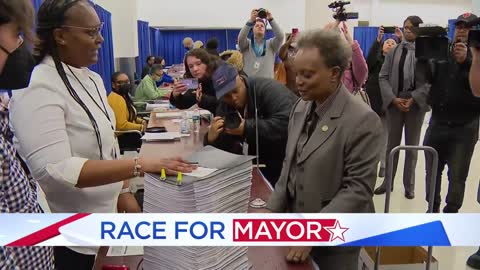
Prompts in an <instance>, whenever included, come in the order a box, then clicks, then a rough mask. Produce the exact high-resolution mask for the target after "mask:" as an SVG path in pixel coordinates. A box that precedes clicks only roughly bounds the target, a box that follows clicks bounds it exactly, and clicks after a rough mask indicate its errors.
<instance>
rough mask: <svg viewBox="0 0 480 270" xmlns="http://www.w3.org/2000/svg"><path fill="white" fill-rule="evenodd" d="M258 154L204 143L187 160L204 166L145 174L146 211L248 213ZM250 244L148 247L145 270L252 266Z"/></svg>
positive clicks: (243, 267)
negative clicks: (180, 176)
mask: <svg viewBox="0 0 480 270" xmlns="http://www.w3.org/2000/svg"><path fill="white" fill-rule="evenodd" d="M252 159H253V157H248V156H239V155H234V154H231V153H227V152H224V151H221V150H218V149H216V148H214V147H212V146H207V147H204V148H203V149H202V150H200V151H198V152H195V153H193V154H192V155H191V156H190V157H188V158H187V160H188V161H191V162H198V163H199V168H198V169H197V170H196V171H194V172H193V173H191V174H184V175H183V179H182V183H181V185H178V183H177V177H167V179H166V180H165V181H162V180H161V179H160V176H159V175H148V174H147V175H145V198H144V211H145V212H146V213H246V212H247V210H248V203H249V199H250V186H251V180H252ZM249 268H250V265H249V263H248V259H247V247H145V256H144V269H146V270H149V269H152V270H153V269H249Z"/></svg>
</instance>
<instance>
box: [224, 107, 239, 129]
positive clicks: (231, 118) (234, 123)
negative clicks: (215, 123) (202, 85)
mask: <svg viewBox="0 0 480 270" xmlns="http://www.w3.org/2000/svg"><path fill="white" fill-rule="evenodd" d="M223 119H224V121H225V123H224V127H225V128H228V129H235V128H238V127H239V126H240V123H241V122H242V120H241V119H240V116H239V115H238V112H236V111H235V112H230V113H229V114H227V115H225V117H224V118H223Z"/></svg>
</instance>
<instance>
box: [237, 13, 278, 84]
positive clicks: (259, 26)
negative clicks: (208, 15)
mask: <svg viewBox="0 0 480 270" xmlns="http://www.w3.org/2000/svg"><path fill="white" fill-rule="evenodd" d="M267 21H268V23H269V24H270V25H271V26H272V29H273V32H274V33H275V37H273V38H271V39H268V40H265V31H266V28H267ZM252 28H253V39H252V40H250V39H249V38H248V37H247V36H248V33H249V32H250V30H252ZM283 37H284V33H283V31H282V29H280V26H279V25H278V24H277V22H276V21H275V20H274V19H273V16H272V13H270V11H268V10H265V9H254V10H252V12H251V14H250V19H249V21H248V22H247V23H246V24H245V26H244V27H243V28H242V30H241V31H240V34H239V35H238V45H239V46H240V52H241V53H242V54H243V59H244V63H245V73H247V75H248V76H257V77H265V78H270V79H273V78H274V71H273V65H274V63H275V54H276V53H277V52H278V50H279V49H280V46H282V43H283Z"/></svg>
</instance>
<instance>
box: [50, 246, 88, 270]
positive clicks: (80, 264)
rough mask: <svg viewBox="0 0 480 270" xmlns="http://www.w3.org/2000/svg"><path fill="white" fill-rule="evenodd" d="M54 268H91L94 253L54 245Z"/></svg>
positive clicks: (60, 269)
mask: <svg viewBox="0 0 480 270" xmlns="http://www.w3.org/2000/svg"><path fill="white" fill-rule="evenodd" d="M53 253H54V255H55V269H56V270H91V269H92V268H93V265H94V264H95V255H85V254H81V253H77V252H75V251H73V250H71V249H69V248H67V247H54V248H53Z"/></svg>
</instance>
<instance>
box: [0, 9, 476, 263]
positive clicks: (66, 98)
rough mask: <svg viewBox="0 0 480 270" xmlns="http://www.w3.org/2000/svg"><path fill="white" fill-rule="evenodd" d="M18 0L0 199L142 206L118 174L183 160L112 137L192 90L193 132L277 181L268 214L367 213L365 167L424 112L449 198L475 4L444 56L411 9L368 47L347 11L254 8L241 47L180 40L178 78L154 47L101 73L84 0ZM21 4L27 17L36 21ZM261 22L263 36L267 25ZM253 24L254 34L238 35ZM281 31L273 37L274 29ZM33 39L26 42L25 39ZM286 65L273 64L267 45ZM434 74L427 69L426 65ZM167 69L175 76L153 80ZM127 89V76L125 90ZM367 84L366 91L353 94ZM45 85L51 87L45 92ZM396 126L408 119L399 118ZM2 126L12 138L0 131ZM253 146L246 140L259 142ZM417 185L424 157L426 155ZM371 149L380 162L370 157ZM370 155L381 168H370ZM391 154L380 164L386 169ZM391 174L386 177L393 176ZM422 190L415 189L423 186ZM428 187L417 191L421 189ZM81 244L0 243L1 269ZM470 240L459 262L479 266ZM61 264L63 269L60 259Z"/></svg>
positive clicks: (327, 252)
mask: <svg viewBox="0 0 480 270" xmlns="http://www.w3.org/2000/svg"><path fill="white" fill-rule="evenodd" d="M30 2H31V1H30V0H17V1H7V0H0V7H1V9H0V34H1V35H0V89H10V90H13V95H12V97H11V100H10V103H9V106H8V108H7V107H6V106H2V108H3V109H2V110H0V123H1V125H0V127H1V131H2V136H0V150H1V151H0V155H1V160H2V171H1V174H2V175H0V185H1V189H0V195H1V197H0V210H1V213H42V212H43V210H42V209H41V207H40V206H39V204H38V201H37V189H36V186H37V184H38V185H39V186H40V187H41V188H42V190H43V191H44V192H45V195H46V200H47V202H48V205H49V207H50V209H51V211H52V212H54V213H114V212H127V213H138V212H141V206H140V205H139V201H138V200H136V199H135V197H134V196H133V194H132V193H131V191H130V189H129V179H131V178H133V177H138V176H143V175H144V173H160V171H161V170H162V169H165V170H166V173H167V174H175V173H177V172H191V171H193V170H195V165H192V164H189V163H187V162H185V161H184V160H182V159H180V158H177V159H148V158H138V157H136V158H133V159H119V158H120V151H119V147H118V145H119V144H120V145H123V144H129V143H134V144H137V145H136V147H137V148H139V146H140V144H141V141H139V140H138V138H133V137H129V136H124V135H122V136H124V137H122V136H120V137H118V140H119V144H118V143H117V136H116V135H115V132H118V131H128V130H136V131H139V132H145V130H146V128H147V121H146V120H144V119H142V118H140V117H139V115H138V111H137V109H138V108H137V106H136V103H138V102H147V101H151V100H157V99H165V100H169V101H170V103H171V104H172V105H174V106H175V107H177V108H179V109H188V108H190V107H192V106H194V105H197V106H198V107H200V108H203V109H206V110H209V111H210V112H211V113H212V114H213V115H214V118H213V120H212V121H211V123H210V126H209V129H208V132H207V134H205V138H204V144H205V145H213V146H215V147H217V148H220V149H223V150H225V151H229V152H232V153H236V154H249V155H257V154H258V159H259V160H258V162H259V163H261V164H263V165H265V166H262V167H261V168H260V170H261V171H262V173H263V175H264V176H265V178H266V179H267V180H268V181H269V182H270V183H271V184H272V186H273V187H274V190H273V194H272V196H271V198H270V199H269V201H268V203H267V209H268V211H269V212H277V213H285V212H289V213H372V212H374V211H375V208H374V204H373V196H374V194H383V193H385V192H386V188H387V185H386V182H384V183H382V184H381V185H380V186H379V187H378V188H377V189H375V186H376V181H377V175H379V176H380V177H386V178H387V179H388V178H390V179H392V180H393V179H395V172H396V167H397V163H398V157H396V158H395V160H394V163H393V164H389V163H388V162H387V160H386V157H387V156H388V154H389V153H390V152H391V150H392V149H393V148H394V147H396V146H398V145H400V143H401V138H402V133H403V132H405V144H406V145H419V144H420V132H421V128H422V125H423V121H424V118H425V114H426V112H427V111H430V110H431V111H432V117H431V120H430V124H429V127H428V130H427V133H426V135H425V138H424V142H423V145H425V146H431V147H433V148H434V149H435V150H436V151H437V152H438V154H439V166H438V171H437V179H434V181H436V189H435V194H434V196H433V198H434V202H433V205H434V209H433V211H434V212H436V213H439V212H440V206H441V203H442V196H441V190H440V186H441V174H442V171H443V169H444V167H445V165H447V166H448V168H449V173H448V181H449V185H448V190H447V194H446V197H445V202H446V205H445V207H444V208H443V209H442V210H443V213H458V212H459V211H460V209H461V207H462V203H463V201H464V193H465V183H466V180H467V176H468V172H469V167H470V162H471V158H472V155H473V152H474V147H475V144H476V142H477V140H478V132H479V116H480V79H479V78H480V77H479V76H475V74H477V75H478V74H480V50H479V49H476V48H472V49H471V50H469V48H468V47H467V45H466V43H467V38H468V33H469V31H470V30H472V27H471V26H470V24H469V23H470V22H472V21H474V20H475V19H477V17H476V16H475V15H474V14H470V13H468V14H462V15H460V16H459V17H458V20H457V22H456V24H455V34H454V39H453V42H452V43H451V46H450V48H449V58H448V61H444V62H441V63H437V64H436V65H435V72H433V73H432V72H431V70H429V67H431V65H430V63H427V62H425V61H422V60H419V59H417V58H416V56H415V40H416V38H417V31H416V29H418V27H419V26H420V24H422V23H423V21H422V19H421V18H420V17H418V16H410V17H408V18H406V19H405V21H404V22H403V26H402V28H403V30H401V29H400V28H399V27H397V28H396V31H395V34H394V35H393V36H392V37H389V38H385V36H384V29H383V27H380V30H379V33H378V37H377V39H376V40H375V41H374V43H373V44H372V47H371V49H370V52H369V54H368V57H367V58H365V56H364V54H363V51H362V50H361V48H360V46H359V43H358V41H356V40H354V39H353V37H352V35H351V32H350V30H349V29H348V27H347V25H346V24H345V23H344V22H340V21H335V22H332V23H330V24H328V25H326V26H325V27H324V28H323V29H318V30H310V31H305V32H304V33H300V34H299V33H298V32H297V31H292V33H291V34H289V35H288V36H287V39H286V41H285V35H284V32H283V30H282V29H281V28H280V25H279V24H280V23H279V22H277V21H276V19H275V17H274V16H273V14H272V13H271V12H270V11H268V10H267V11H266V17H265V18H260V17H259V11H258V10H257V9H255V10H252V11H251V13H250V14H249V16H248V20H247V22H246V23H245V25H244V26H243V28H242V29H241V31H240V34H239V36H238V50H230V51H225V52H222V53H220V52H219V51H218V47H219V46H218V40H216V39H214V38H213V39H210V40H208V41H207V42H206V45H205V47H204V45H203V42H202V41H195V42H194V41H193V40H192V39H191V38H185V39H184V40H183V43H182V44H183V46H184V48H185V50H186V54H185V57H184V65H185V71H186V73H185V78H186V79H187V78H190V79H195V80H197V81H198V87H196V88H193V89H191V87H189V85H187V83H186V82H185V81H182V80H177V79H174V78H172V77H170V76H169V75H168V74H167V73H166V72H165V70H164V69H165V59H163V58H162V57H158V56H149V57H147V63H146V66H145V67H144V68H143V70H141V78H140V81H139V83H138V86H136V85H135V84H134V83H132V82H131V81H130V78H129V77H128V75H127V74H126V73H124V72H121V71H118V72H115V73H114V74H112V76H111V78H108V79H111V82H112V89H111V90H112V91H111V93H110V94H109V95H108V97H107V95H106V93H107V91H106V89H105V87H104V84H103V80H104V79H106V78H101V77H100V76H99V75H98V74H96V73H94V72H92V71H91V70H89V69H88V68H87V67H88V66H90V65H92V64H95V63H96V62H97V61H98V49H99V47H100V46H101V44H102V42H103V37H102V35H101V33H100V30H101V28H102V26H103V24H102V22H101V21H100V19H99V18H98V16H97V14H96V12H95V10H94V8H93V7H92V5H91V3H90V2H89V1H86V0H77V1H74V0H45V1H44V2H43V4H42V5H41V7H40V9H39V11H38V13H37V15H36V16H34V10H33V8H32V6H31V3H30ZM34 17H36V18H37V22H36V33H33V30H32V29H33V26H34V19H33V18H34ZM268 26H271V27H272V29H273V32H274V37H272V38H270V39H266V37H265V33H266V29H267V27H268ZM249 33H251V38H249ZM284 41H285V42H284ZM30 44H33V45H34V46H33V55H32V54H31V53H30V51H29V49H28V46H29V45H30ZM277 55H278V57H279V58H280V59H281V60H282V61H283V63H284V66H285V70H286V81H285V83H284V84H282V83H280V82H278V81H277V80H275V79H274V77H275V75H274V65H275V59H276V56H277ZM432 74H433V75H432ZM164 84H171V85H172V86H173V91H172V92H171V93H170V91H167V90H165V89H162V86H163V85H164ZM134 88H135V89H134ZM363 89H365V91H366V93H367V94H368V96H369V100H370V102H369V103H367V102H364V99H359V98H358V97H359V96H360V95H361V93H362V92H363ZM46 97H48V98H46ZM404 130H405V131H404ZM14 137H15V139H13V138H14ZM257 149H258V150H257ZM426 160H427V166H426V167H427V168H426V175H425V179H426V181H425V183H426V185H427V186H428V185H429V183H430V181H431V180H432V179H430V176H431V169H432V158H431V157H430V156H429V155H428V154H426ZM416 163H417V154H416V152H413V151H409V152H407V153H406V158H405V168H404V173H403V185H404V189H405V190H404V192H405V193H404V195H405V197H406V198H407V199H413V198H414V197H415V167H416ZM379 164H380V166H378V165H379ZM379 167H380V169H379ZM389 168H393V175H389V174H390V173H389V172H390V170H389ZM392 187H393V185H392ZM426 190H428V189H426ZM429 195H430V194H428V191H427V194H425V196H426V199H427V201H428V200H429ZM96 252H97V249H96V248H91V247H68V248H67V247H55V248H49V247H30V248H3V247H1V248H0V269H16V268H19V269H34V268H41V269H91V267H92V266H93V263H94V260H95V255H96ZM359 252H360V248H357V247H313V248H312V247H291V248H289V251H288V255H287V257H286V259H287V260H288V261H289V262H292V263H303V262H305V261H306V260H307V258H309V257H311V258H312V259H313V261H314V262H315V263H316V264H317V265H318V267H319V268H320V269H322V270H324V269H336V270H338V269H340V270H342V269H345V270H350V269H356V267H357V264H358V256H359ZM479 258H480V251H479V253H478V254H475V255H473V256H472V258H471V259H470V260H469V264H470V265H471V266H472V267H476V269H480V259H479ZM72 266H73V267H74V268H72Z"/></svg>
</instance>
